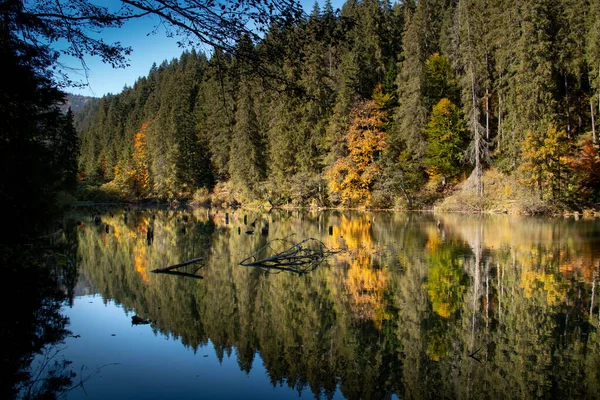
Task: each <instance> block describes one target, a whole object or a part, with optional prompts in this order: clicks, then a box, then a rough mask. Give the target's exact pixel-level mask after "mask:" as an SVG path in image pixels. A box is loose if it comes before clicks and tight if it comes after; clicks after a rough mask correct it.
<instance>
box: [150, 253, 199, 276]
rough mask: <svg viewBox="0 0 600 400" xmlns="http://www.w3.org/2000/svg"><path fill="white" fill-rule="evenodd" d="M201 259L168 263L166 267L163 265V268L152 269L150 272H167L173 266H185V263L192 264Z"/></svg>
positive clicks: (173, 267)
mask: <svg viewBox="0 0 600 400" xmlns="http://www.w3.org/2000/svg"><path fill="white" fill-rule="evenodd" d="M202 260H203V258H202V257H198V258H192V259H191V260H188V261H184V262H182V263H179V264H174V265H169V266H168V267H164V268H157V269H153V270H152V271H150V272H154V273H155V274H160V273H164V272H167V271H171V270H173V269H175V268H179V267H185V266H186V265H190V264H194V263H197V262H200V261H202Z"/></svg>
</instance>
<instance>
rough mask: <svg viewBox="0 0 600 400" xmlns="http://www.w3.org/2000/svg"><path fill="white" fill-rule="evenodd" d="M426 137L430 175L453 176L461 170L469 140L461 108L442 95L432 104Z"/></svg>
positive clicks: (426, 157)
mask: <svg viewBox="0 0 600 400" xmlns="http://www.w3.org/2000/svg"><path fill="white" fill-rule="evenodd" d="M423 133H424V135H425V137H426V138H427V150H426V151H425V165H426V167H427V168H428V173H429V174H430V175H431V176H437V175H442V176H444V177H447V178H452V177H453V176H455V175H456V174H457V173H459V172H460V171H461V169H462V168H461V167H462V166H461V163H462V162H463V159H464V152H465V143H466V127H465V122H464V119H463V117H462V112H461V110H460V109H459V108H458V107H457V106H456V105H454V104H453V103H452V102H451V101H450V100H448V99H446V98H443V99H441V100H440V101H439V103H437V104H436V105H435V106H434V107H433V111H432V113H431V116H430V117H429V123H428V124H427V127H426V128H425V130H424V132H423Z"/></svg>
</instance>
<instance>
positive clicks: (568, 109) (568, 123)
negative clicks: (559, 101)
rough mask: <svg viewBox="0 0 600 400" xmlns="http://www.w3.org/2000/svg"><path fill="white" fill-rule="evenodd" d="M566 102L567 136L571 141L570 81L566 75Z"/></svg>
mask: <svg viewBox="0 0 600 400" xmlns="http://www.w3.org/2000/svg"><path fill="white" fill-rule="evenodd" d="M565 102H566V106H567V136H568V137H569V139H571V138H572V137H571V110H570V108H571V105H570V104H569V80H568V78H567V74H565Z"/></svg>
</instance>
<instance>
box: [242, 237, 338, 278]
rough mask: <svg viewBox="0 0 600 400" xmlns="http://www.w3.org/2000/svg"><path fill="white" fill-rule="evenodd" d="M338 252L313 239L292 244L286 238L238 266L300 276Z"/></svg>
mask: <svg viewBox="0 0 600 400" xmlns="http://www.w3.org/2000/svg"><path fill="white" fill-rule="evenodd" d="M288 237H289V236H288ZM338 252H339V250H331V249H329V248H327V246H326V245H325V244H324V243H323V242H321V241H320V240H318V239H315V238H308V239H304V240H303V241H301V242H298V243H293V242H291V241H289V240H287V238H284V239H275V240H272V241H270V242H269V243H267V244H266V245H265V246H263V247H261V248H260V249H258V251H256V252H255V253H254V254H252V255H251V256H250V257H248V258H246V259H244V260H242V261H241V262H240V265H243V266H245V267H259V268H263V269H265V270H277V271H288V272H294V273H297V274H299V275H302V274H305V273H307V272H310V271H312V270H314V269H315V268H316V267H317V266H318V265H319V264H320V263H321V262H322V261H323V260H324V259H326V258H327V257H329V256H331V255H332V254H335V253H338Z"/></svg>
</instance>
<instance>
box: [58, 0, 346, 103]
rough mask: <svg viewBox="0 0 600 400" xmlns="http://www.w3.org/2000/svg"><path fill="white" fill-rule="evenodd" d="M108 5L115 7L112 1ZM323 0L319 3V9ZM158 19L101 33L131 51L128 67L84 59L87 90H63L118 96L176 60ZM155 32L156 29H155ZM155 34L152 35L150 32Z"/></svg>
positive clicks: (307, 4) (338, 0) (308, 0)
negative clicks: (152, 69) (155, 66)
mask: <svg viewBox="0 0 600 400" xmlns="http://www.w3.org/2000/svg"><path fill="white" fill-rule="evenodd" d="M102 3H105V4H108V3H109V2H108V1H99V2H98V4H102ZM110 3H112V4H115V1H114V0H111V1H110ZM300 3H301V4H302V6H303V7H304V9H305V10H306V11H307V12H308V13H310V11H311V10H312V7H313V5H314V4H315V2H314V0H301V1H300ZM324 3H325V0H319V4H320V5H321V6H322V5H323V4H324ZM331 3H332V5H333V8H334V9H336V8H340V7H341V6H342V4H343V3H344V0H332V1H331ZM157 23H158V19H157V18H155V17H146V18H143V19H139V20H134V21H130V22H129V23H127V24H126V25H125V26H124V27H122V28H120V29H110V30H106V31H104V32H103V33H102V38H103V39H104V41H106V42H109V43H112V42H117V41H118V42H121V44H122V45H123V46H130V47H131V48H132V49H133V52H132V54H131V55H130V56H129V64H130V66H129V67H127V68H125V69H114V68H112V67H111V66H110V65H108V64H104V63H102V60H100V58H98V57H87V58H86V60H85V61H86V64H87V66H88V68H89V72H88V77H87V81H88V82H89V86H88V87H85V88H81V89H77V88H67V89H66V91H67V92H69V93H74V94H80V95H83V96H94V97H101V96H104V95H105V94H108V93H113V94H117V93H120V92H121V91H122V90H123V88H124V87H125V86H133V84H134V83H135V81H136V80H137V79H138V78H139V77H141V76H146V75H148V72H149V71H150V67H152V64H153V63H154V62H156V64H160V63H161V62H163V61H164V60H172V59H173V58H178V57H179V56H180V55H181V53H182V52H183V51H184V49H182V48H180V47H179V46H178V45H177V38H169V37H167V36H166V34H165V28H164V27H162V26H158V27H156V25H157ZM155 28H156V29H155ZM153 30H156V33H154V34H152V31H153ZM197 50H199V51H206V52H208V51H209V48H208V47H205V48H202V47H200V48H197ZM61 61H62V62H64V63H65V64H67V65H68V66H71V67H76V68H77V67H78V68H79V69H80V70H81V65H80V64H77V61H74V60H71V59H68V58H66V57H61ZM70 76H71V77H72V79H74V80H78V81H82V82H85V81H86V78H85V76H84V75H83V73H82V72H81V71H80V72H79V73H77V72H71V73H70Z"/></svg>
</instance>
